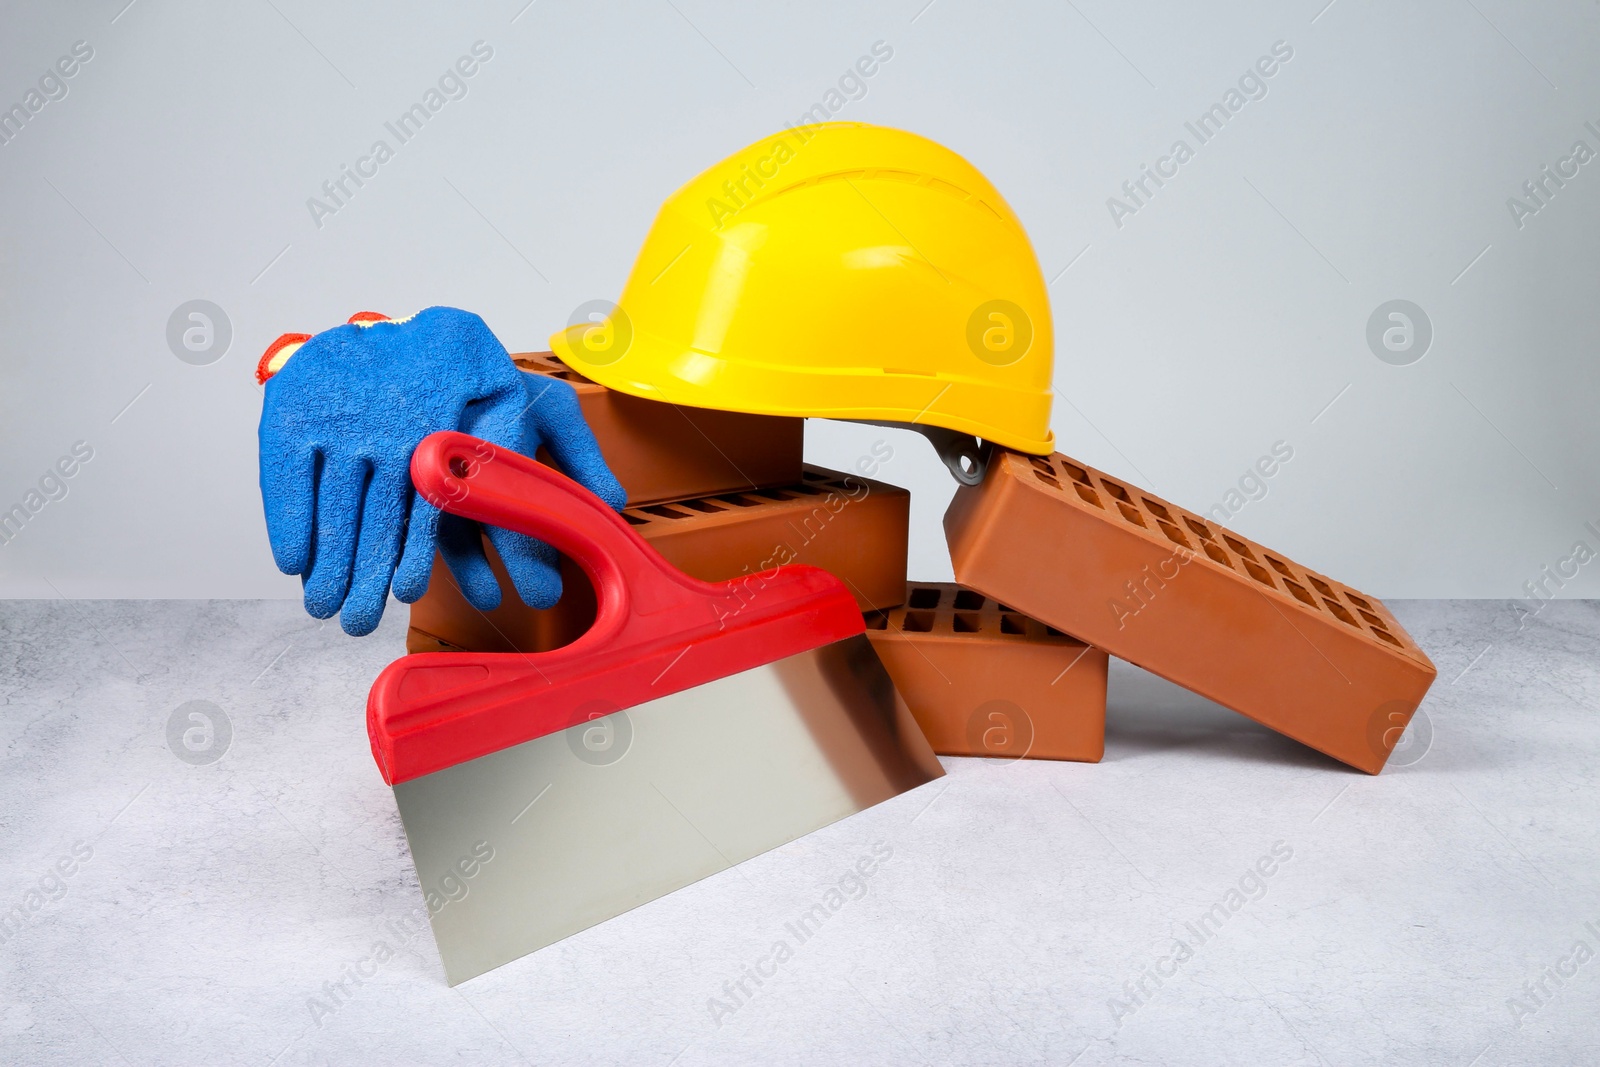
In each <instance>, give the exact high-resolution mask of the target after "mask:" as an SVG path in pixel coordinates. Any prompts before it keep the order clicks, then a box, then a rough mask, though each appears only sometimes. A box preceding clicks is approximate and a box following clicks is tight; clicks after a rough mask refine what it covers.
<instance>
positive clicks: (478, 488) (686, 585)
mask: <svg viewBox="0 0 1600 1067" xmlns="http://www.w3.org/2000/svg"><path fill="white" fill-rule="evenodd" d="M411 481H412V484H414V485H415V486H416V488H417V492H419V493H421V494H422V496H423V498H424V499H425V500H427V501H428V502H429V503H430V504H433V505H435V506H436V507H438V508H440V509H441V510H444V511H448V512H450V513H451V514H454V515H461V516H463V517H465V518H468V519H476V520H477V521H478V522H481V523H485V524H486V525H489V526H500V527H504V528H505V529H507V530H516V531H517V532H519V533H525V534H528V535H529V536H531V537H535V538H538V539H539V540H540V541H543V542H545V543H546V544H548V545H552V546H554V547H555V548H556V550H557V551H559V552H561V553H562V554H563V555H567V556H570V557H571V558H572V560H573V561H574V562H575V563H577V564H578V566H579V567H581V568H582V569H583V573H584V574H586V575H587V576H588V578H589V581H590V583H591V584H593V586H594V592H595V600H596V602H597V610H596V613H595V621H594V625H593V626H592V627H591V628H590V629H589V631H588V632H587V633H585V634H584V635H583V636H582V637H581V638H579V639H578V640H577V641H576V642H574V645H573V649H574V651H578V652H580V653H581V652H583V651H587V650H588V649H591V648H597V647H601V646H605V647H610V648H612V649H620V648H626V647H628V646H629V645H630V644H632V643H634V641H635V640H636V639H637V638H639V637H646V638H648V636H650V632H651V631H653V629H654V628H653V627H652V626H651V625H650V624H649V623H647V622H645V621H644V620H645V619H646V618H647V617H649V616H652V615H655V614H657V613H658V612H663V611H672V612H677V613H679V614H678V618H679V619H680V620H681V621H685V622H687V621H688V620H690V619H691V618H693V617H694V616H696V615H700V614H704V615H705V616H707V617H709V618H713V619H714V618H717V617H718V616H719V615H720V614H721V613H723V612H725V611H727V610H729V609H730V608H731V607H736V606H737V605H730V604H729V603H728V590H727V589H726V588H725V587H724V586H723V585H721V584H716V583H712V582H703V581H700V580H699V579H698V578H691V577H690V576H689V575H687V574H684V573H683V572H682V571H680V570H678V569H677V568H676V567H674V566H673V565H672V564H670V563H668V562H667V561H666V560H665V559H663V558H662V556H661V553H659V552H657V551H656V550H655V549H653V548H651V547H650V545H649V543H648V542H646V541H645V539H644V538H642V537H640V536H639V535H638V534H637V533H635V532H634V531H633V528H632V527H631V526H629V525H628V522H627V520H626V519H624V518H623V517H622V516H621V515H619V514H617V513H616V512H615V511H612V510H611V508H610V507H608V506H607V505H606V503H605V501H603V500H601V499H600V498H599V497H597V496H595V495H594V494H593V493H591V492H589V491H588V490H587V489H585V488H583V487H582V486H580V485H579V484H578V483H577V482H574V481H573V480H572V479H571V478H568V477H566V476H565V475H563V474H560V473H558V472H557V471H555V470H553V469H551V468H550V467H547V466H545V465H544V464H543V463H540V462H538V461H537V460H533V459H529V458H528V457H527V456H524V455H521V454H519V453H517V452H512V451H509V450H507V449H503V448H499V447H497V446H496V445H492V444H490V443H489V442H488V441H481V440H479V439H478V438H476V437H469V436H467V435H466V434H463V433H449V432H446V433H436V434H433V435H431V436H429V437H427V438H425V439H424V440H423V442H422V444H420V445H418V446H417V450H416V452H414V453H413V454H412V456H411Z"/></svg>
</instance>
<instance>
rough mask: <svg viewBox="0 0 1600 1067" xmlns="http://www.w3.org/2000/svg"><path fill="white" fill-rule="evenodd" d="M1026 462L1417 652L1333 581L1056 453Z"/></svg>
mask: <svg viewBox="0 0 1600 1067" xmlns="http://www.w3.org/2000/svg"><path fill="white" fill-rule="evenodd" d="M1028 462H1029V464H1030V465H1031V466H1032V467H1033V476H1034V478H1035V479H1037V480H1038V481H1039V482H1040V483H1041V484H1043V485H1046V486H1049V487H1050V488H1051V489H1052V490H1054V491H1056V492H1058V493H1063V494H1065V493H1068V492H1070V493H1072V494H1073V495H1075V496H1076V497H1077V498H1078V499H1079V500H1080V501H1082V502H1083V503H1084V504H1087V505H1089V506H1091V507H1096V508H1099V509H1100V510H1101V511H1106V512H1109V513H1115V514H1116V515H1117V516H1118V517H1119V518H1121V520H1122V521H1123V522H1125V523H1127V524H1128V525H1130V526H1137V527H1139V528H1140V529H1142V530H1146V531H1160V533H1161V534H1162V535H1164V536H1165V537H1166V539H1167V540H1168V541H1171V542H1172V543H1173V544H1175V545H1179V546H1181V547H1183V548H1186V549H1188V550H1190V551H1191V552H1194V551H1200V552H1204V553H1205V555H1206V557H1207V558H1209V559H1210V560H1211V561H1212V563H1214V564H1216V565H1217V566H1221V567H1226V568H1228V569H1229V570H1232V571H1242V572H1243V573H1245V574H1248V575H1249V576H1250V577H1251V578H1253V579H1254V580H1255V581H1256V582H1258V583H1260V584H1261V585H1264V586H1266V587H1267V588H1268V589H1271V590H1274V591H1275V592H1278V593H1280V594H1288V595H1289V596H1292V597H1293V598H1294V600H1295V601H1296V602H1297V603H1298V604H1299V605H1300V606H1301V607H1303V608H1305V609H1307V610H1310V611H1316V612H1326V613H1327V614H1330V615H1332V616H1333V617H1334V618H1336V619H1338V620H1339V621H1340V622H1342V623H1344V624H1345V625H1347V626H1351V627H1354V628H1355V629H1357V630H1363V629H1364V630H1366V631H1368V632H1370V633H1372V634H1373V635H1374V636H1376V637H1377V638H1378V639H1379V640H1381V641H1384V642H1386V643H1387V644H1389V645H1392V646H1393V647H1395V648H1397V649H1401V650H1403V651H1406V652H1413V653H1416V654H1420V650H1417V649H1416V648H1415V646H1413V645H1412V644H1411V643H1410V642H1409V641H1405V640H1402V639H1401V638H1399V637H1396V636H1395V635H1394V634H1393V633H1392V632H1390V629H1389V624H1388V623H1387V622H1386V621H1384V619H1383V618H1382V617H1381V616H1380V615H1379V614H1378V609H1377V608H1376V607H1375V606H1374V605H1373V603H1372V602H1371V601H1369V600H1367V599H1366V598H1365V597H1363V596H1360V595H1359V594H1357V593H1355V592H1353V591H1351V590H1350V589H1347V588H1345V587H1344V586H1342V585H1340V584H1339V583H1337V582H1334V581H1331V580H1330V579H1327V578H1323V577H1320V576H1318V575H1315V574H1312V573H1311V572H1310V571H1308V570H1306V569H1305V568H1304V567H1300V566H1298V565H1297V564H1295V563H1293V562H1291V561H1289V560H1285V559H1281V558H1279V557H1278V556H1275V555H1273V554H1272V553H1270V552H1268V551H1267V550H1266V549H1263V548H1262V547H1261V546H1260V545H1257V544H1255V543H1254V542H1252V541H1247V540H1245V539H1244V538H1242V537H1240V536H1238V535H1237V534H1235V533H1232V532H1231V531H1228V530H1224V529H1223V528H1222V527H1220V526H1213V525H1212V524H1210V523H1208V522H1206V521H1205V520H1204V519H1201V518H1200V517H1199V516H1197V515H1194V514H1191V513H1190V512H1187V511H1185V510H1183V509H1182V508H1179V507H1176V506H1174V505H1172V504H1167V503H1164V502H1162V501H1159V500H1153V499H1151V498H1150V497H1148V496H1145V495H1144V494H1143V493H1140V492H1138V491H1137V490H1134V489H1130V488H1129V487H1128V486H1125V485H1123V484H1122V483H1121V482H1118V481H1117V480H1115V479H1114V478H1110V477H1107V476H1106V475H1104V474H1102V473H1101V472H1099V471H1093V470H1090V469H1088V468H1085V467H1080V466H1079V465H1078V464H1076V463H1073V462H1072V461H1071V460H1069V459H1067V458H1066V457H1064V456H1062V455H1060V454H1059V453H1057V454H1056V455H1053V456H1048V457H1046V456H1029V457H1028ZM1197 546H1198V549H1197ZM1269 567H1270V568H1271V569H1270V570H1269V569H1268V568H1269Z"/></svg>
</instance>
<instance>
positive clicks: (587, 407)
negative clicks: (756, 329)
mask: <svg viewBox="0 0 1600 1067" xmlns="http://www.w3.org/2000/svg"><path fill="white" fill-rule="evenodd" d="M511 358H512V360H513V361H514V362H515V363H516V365H517V366H518V367H520V368H521V369H522V370H524V371H526V372H527V373H529V374H543V375H548V376H550V377H554V378H561V379H563V380H564V381H566V382H568V383H569V384H570V385H571V386H572V388H573V389H574V390H576V391H577V394H578V404H579V406H580V407H581V408H582V410H583V417H584V420H585V421H586V422H588V424H589V428H590V429H591V430H593V431H594V436H595V440H597V441H599V442H600V451H601V453H602V454H604V456H605V457H606V464H607V465H608V466H609V467H610V468H611V472H612V473H613V474H615V475H616V476H617V481H619V482H621V483H622V487H623V488H624V489H626V490H627V491H628V503H629V504H655V503H659V502H661V501H663V500H681V499H685V498H689V497H699V496H711V495H714V494H716V493H734V492H738V491H739V490H741V489H765V488H770V487H772V486H781V485H792V484H794V483H795V482H798V481H800V480H801V470H802V466H803V464H802V461H801V458H800V457H801V446H802V436H803V431H804V426H805V420H804V419H793V418H783V417H779V416H774V415H747V414H745V413H743V412H737V411H712V410H711V409H709V408H691V407H681V406H678V405H675V404H665V403H661V402H659V401H656V400H646V399H643V398H641V397H636V396H629V395H628V394H627V393H619V392H616V391H615V390H612V389H607V388H606V387H605V386H603V385H600V384H599V383H597V382H592V381H590V380H589V379H588V378H585V377H584V376H583V375H581V374H579V373H578V372H577V371H575V370H572V369H571V368H569V367H568V366H567V365H566V364H565V363H562V362H561V360H559V359H557V358H556V357H555V356H554V355H552V354H551V353H549V352H523V353H520V354H518V355H515V356H512V357H511ZM539 458H540V459H544V460H546V461H548V459H547V457H546V456H544V455H542V454H541V455H540V457H539Z"/></svg>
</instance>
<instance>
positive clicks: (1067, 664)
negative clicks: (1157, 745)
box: [867, 582, 1109, 763]
mask: <svg viewBox="0 0 1600 1067" xmlns="http://www.w3.org/2000/svg"><path fill="white" fill-rule="evenodd" d="M867 636H868V637H869V638H871V639H872V647H873V648H874V649H875V650H876V651H877V653H878V658H879V659H881V660H883V665H884V667H885V668H887V669H888V671H889V677H890V678H892V679H894V687H895V689H896V690H897V691H898V692H899V694H900V698H901V699H902V700H903V701H904V702H905V705H906V707H907V709H908V710H909V711H910V712H911V715H912V717H913V718H915V719H916V720H917V725H918V726H921V727H922V732H923V734H925V735H926V736H927V738H928V743H929V744H930V745H932V746H933V750H934V751H935V752H937V753H939V754H940V755H942V756H993V757H1001V758H1008V759H1019V758H1023V757H1027V758H1030V759H1055V760H1077V761H1079V762H1083V763H1098V762H1099V761H1100V757H1101V756H1103V755H1105V749H1106V665H1107V661H1108V658H1109V657H1107V655H1106V654H1105V652H1103V651H1102V650H1100V649H1098V648H1093V647H1091V646H1089V645H1086V644H1084V643H1083V642H1082V641H1078V640H1076V639H1074V638H1071V637H1068V636H1067V635H1066V634H1064V633H1062V632H1061V631H1059V630H1056V629H1054V628H1053V627H1049V626H1046V625H1045V624H1044V623H1042V622H1040V621H1038V620H1037V619H1033V618H1030V617H1028V616H1027V615H1024V614H1022V613H1021V612H1018V611H1014V610H1012V609H1011V607H1010V606H1008V605H1005V604H1001V603H999V602H998V601H995V600H991V599H989V598H988V597H985V596H984V595H983V594H982V593H979V592H977V591H976V590H972V589H965V588H962V587H961V586H959V585H955V584H953V583H950V582H912V583H910V584H908V585H907V586H906V602H905V604H904V605H902V606H901V607H897V608H894V609H892V610H889V611H872V612H868V613H867Z"/></svg>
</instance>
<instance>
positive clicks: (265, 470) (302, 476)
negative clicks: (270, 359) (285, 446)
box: [261, 420, 317, 574]
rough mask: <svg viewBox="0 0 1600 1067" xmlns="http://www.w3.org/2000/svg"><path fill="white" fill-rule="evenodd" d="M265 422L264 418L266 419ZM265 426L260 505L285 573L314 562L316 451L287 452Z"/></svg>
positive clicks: (274, 554)
mask: <svg viewBox="0 0 1600 1067" xmlns="http://www.w3.org/2000/svg"><path fill="white" fill-rule="evenodd" d="M263 422H265V420H263ZM273 436H274V435H273V434H272V433H271V432H270V431H269V430H268V429H267V428H266V427H265V426H263V429H262V437H263V438H264V440H263V441H262V442H261V507H262V510H263V511H264V512H265V513H266V517H267V540H269V541H270V542H271V543H272V559H273V562H275V563H276V564H277V565H278V569H279V570H280V571H282V572H283V573H284V574H304V573H306V570H307V569H308V568H309V567H310V566H311V522H312V518H313V516H314V514H315V512H316V480H317V453H316V452H315V451H313V450H312V449H309V448H308V449H305V450H303V451H300V452H285V451H283V450H282V449H281V448H280V447H279V446H280V445H281V442H279V441H275V440H272V437H273Z"/></svg>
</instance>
